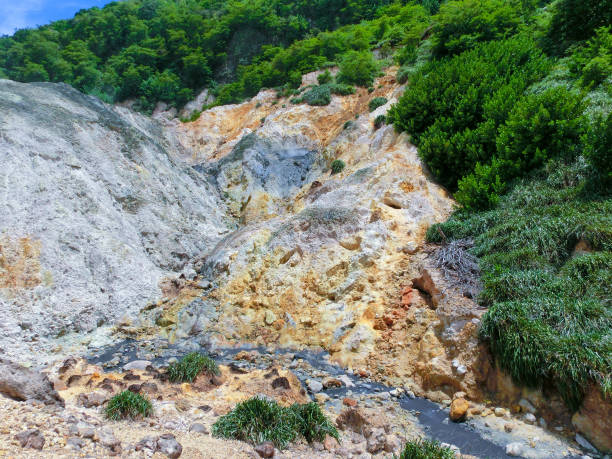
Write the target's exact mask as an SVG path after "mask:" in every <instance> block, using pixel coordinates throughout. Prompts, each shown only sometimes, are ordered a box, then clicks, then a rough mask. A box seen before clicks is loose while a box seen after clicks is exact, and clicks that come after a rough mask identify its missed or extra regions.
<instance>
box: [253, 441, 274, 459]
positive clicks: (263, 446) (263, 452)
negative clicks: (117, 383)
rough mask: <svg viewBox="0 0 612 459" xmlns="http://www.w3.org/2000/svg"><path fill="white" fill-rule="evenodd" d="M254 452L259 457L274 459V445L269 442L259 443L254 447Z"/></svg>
mask: <svg viewBox="0 0 612 459" xmlns="http://www.w3.org/2000/svg"><path fill="white" fill-rule="evenodd" d="M255 451H256V452H257V454H259V457H263V458H268V457H274V443H272V442H271V441H267V442H264V443H260V444H259V445H257V446H256V447H255Z"/></svg>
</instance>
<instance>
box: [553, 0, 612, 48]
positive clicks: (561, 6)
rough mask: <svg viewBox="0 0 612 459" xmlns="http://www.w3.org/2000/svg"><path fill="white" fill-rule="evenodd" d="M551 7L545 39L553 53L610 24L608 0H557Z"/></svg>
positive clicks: (584, 38) (588, 36)
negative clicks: (551, 12)
mask: <svg viewBox="0 0 612 459" xmlns="http://www.w3.org/2000/svg"><path fill="white" fill-rule="evenodd" d="M553 8H554V10H553V17H552V21H551V24H550V28H549V30H548V33H547V36H546V39H545V45H546V47H547V49H548V50H550V51H551V52H553V53H557V54H561V53H563V52H564V51H565V50H566V49H567V48H568V47H570V46H571V45H572V44H575V43H578V42H580V41H583V40H587V39H589V38H591V36H592V35H593V33H594V31H595V29H597V28H599V27H604V26H609V25H610V24H612V8H611V7H610V1H609V0H559V1H558V2H556V3H554V5H553Z"/></svg>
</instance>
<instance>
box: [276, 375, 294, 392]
mask: <svg viewBox="0 0 612 459" xmlns="http://www.w3.org/2000/svg"><path fill="white" fill-rule="evenodd" d="M272 389H291V384H290V383H289V380H288V379H287V378H286V377H284V376H280V377H278V378H276V379H274V380H273V381H272Z"/></svg>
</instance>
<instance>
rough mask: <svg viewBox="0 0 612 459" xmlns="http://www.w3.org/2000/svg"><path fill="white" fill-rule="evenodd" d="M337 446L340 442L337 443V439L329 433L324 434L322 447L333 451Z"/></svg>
mask: <svg viewBox="0 0 612 459" xmlns="http://www.w3.org/2000/svg"><path fill="white" fill-rule="evenodd" d="M339 446H340V444H339V443H338V440H336V439H335V438H334V437H332V436H330V435H325V440H323V447H324V448H325V449H326V450H327V451H335V450H336V449H337V448H338V447H339Z"/></svg>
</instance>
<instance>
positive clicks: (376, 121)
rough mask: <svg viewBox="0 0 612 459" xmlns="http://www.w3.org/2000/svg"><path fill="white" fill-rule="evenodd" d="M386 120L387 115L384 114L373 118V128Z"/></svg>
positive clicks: (376, 127)
mask: <svg viewBox="0 0 612 459" xmlns="http://www.w3.org/2000/svg"><path fill="white" fill-rule="evenodd" d="M386 122H387V117H386V116H385V115H378V116H377V117H376V118H375V119H374V129H379V128H380V127H381V126H382V125H383V124H385V123H386Z"/></svg>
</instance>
